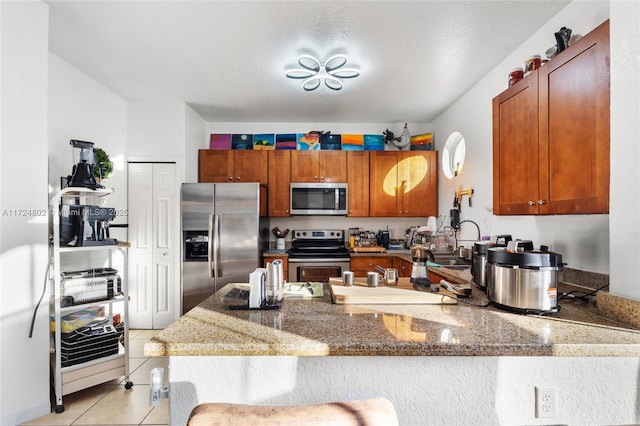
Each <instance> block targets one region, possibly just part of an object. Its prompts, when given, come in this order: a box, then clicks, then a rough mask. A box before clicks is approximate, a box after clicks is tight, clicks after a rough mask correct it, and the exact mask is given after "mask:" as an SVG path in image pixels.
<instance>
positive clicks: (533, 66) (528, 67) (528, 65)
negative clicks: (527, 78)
mask: <svg viewBox="0 0 640 426" xmlns="http://www.w3.org/2000/svg"><path fill="white" fill-rule="evenodd" d="M541 63H542V58H541V57H540V55H533V56H531V57H530V58H529V59H527V60H526V61H524V75H529V74H531V73H532V72H533V71H535V70H537V69H538V68H540V65H541Z"/></svg>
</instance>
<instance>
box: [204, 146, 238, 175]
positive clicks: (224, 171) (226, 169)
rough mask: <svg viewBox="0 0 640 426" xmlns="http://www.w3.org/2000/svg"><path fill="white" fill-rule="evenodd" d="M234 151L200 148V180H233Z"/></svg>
mask: <svg viewBox="0 0 640 426" xmlns="http://www.w3.org/2000/svg"><path fill="white" fill-rule="evenodd" d="M232 181H233V151H232V150H228V149H224V150H216V149H201V150H198V182H232Z"/></svg>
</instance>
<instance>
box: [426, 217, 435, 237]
mask: <svg viewBox="0 0 640 426" xmlns="http://www.w3.org/2000/svg"><path fill="white" fill-rule="evenodd" d="M427 228H431V232H433V233H435V232H436V231H437V230H438V224H437V221H436V218H435V217H434V216H429V217H428V218H427Z"/></svg>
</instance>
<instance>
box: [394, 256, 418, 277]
mask: <svg viewBox="0 0 640 426" xmlns="http://www.w3.org/2000/svg"><path fill="white" fill-rule="evenodd" d="M393 267H394V268H396V269H397V270H398V276H399V277H402V278H410V277H411V270H412V269H413V263H411V262H409V261H408V260H404V259H400V258H399V257H394V258H393Z"/></svg>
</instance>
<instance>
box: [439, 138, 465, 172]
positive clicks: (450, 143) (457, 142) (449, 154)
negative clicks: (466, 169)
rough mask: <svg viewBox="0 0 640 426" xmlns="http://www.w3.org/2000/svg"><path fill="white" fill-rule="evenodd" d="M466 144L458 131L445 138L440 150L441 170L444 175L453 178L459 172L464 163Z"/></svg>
mask: <svg viewBox="0 0 640 426" xmlns="http://www.w3.org/2000/svg"><path fill="white" fill-rule="evenodd" d="M465 151H466V144H465V141H464V137H463V136H462V134H461V133H460V132H453V133H451V134H450V135H449V137H448V138H447V141H446V142H445V144H444V150H443V152H442V170H443V171H444V175H445V176H446V177H447V178H449V179H453V178H454V177H456V176H458V174H460V171H462V166H463V164H464V154H465Z"/></svg>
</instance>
